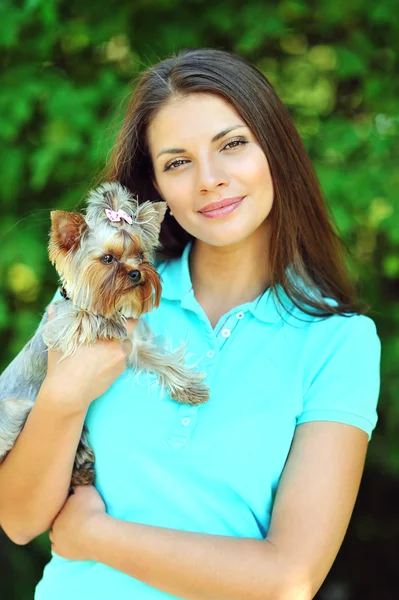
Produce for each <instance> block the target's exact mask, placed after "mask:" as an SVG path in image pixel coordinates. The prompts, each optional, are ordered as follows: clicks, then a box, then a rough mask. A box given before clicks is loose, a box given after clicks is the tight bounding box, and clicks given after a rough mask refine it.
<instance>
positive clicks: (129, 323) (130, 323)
mask: <svg viewBox="0 0 399 600" xmlns="http://www.w3.org/2000/svg"><path fill="white" fill-rule="evenodd" d="M138 322H139V320H138V319H126V323H125V327H126V329H127V332H128V334H131V333H133V331H134V330H135V329H136V327H137V325H138Z"/></svg>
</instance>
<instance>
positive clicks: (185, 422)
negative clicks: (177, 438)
mask: <svg viewBox="0 0 399 600" xmlns="http://www.w3.org/2000/svg"><path fill="white" fill-rule="evenodd" d="M190 421H191V419H190V418H189V417H184V419H182V420H181V424H182V425H184V426H186V425H190Z"/></svg>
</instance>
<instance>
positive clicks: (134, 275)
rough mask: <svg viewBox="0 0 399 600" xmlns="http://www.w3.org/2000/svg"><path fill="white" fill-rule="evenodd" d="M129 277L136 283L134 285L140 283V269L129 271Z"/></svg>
mask: <svg viewBox="0 0 399 600" xmlns="http://www.w3.org/2000/svg"><path fill="white" fill-rule="evenodd" d="M128 277H129V278H130V279H131V280H132V281H134V283H138V282H139V281H140V279H141V273H140V271H139V270H138V269H133V271H129V273H128Z"/></svg>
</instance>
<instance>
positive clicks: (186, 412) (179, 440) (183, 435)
mask: <svg viewBox="0 0 399 600" xmlns="http://www.w3.org/2000/svg"><path fill="white" fill-rule="evenodd" d="M198 409H199V406H187V405H183V404H182V405H180V406H179V408H178V410H177V413H176V417H175V420H174V423H173V426H172V429H171V433H170V435H169V437H168V438H166V441H167V442H168V444H169V445H170V446H171V447H172V448H175V449H176V450H179V449H180V448H182V447H183V446H185V445H186V444H187V443H188V441H189V439H190V437H191V434H192V432H193V430H194V427H195V423H196V421H197V414H198Z"/></svg>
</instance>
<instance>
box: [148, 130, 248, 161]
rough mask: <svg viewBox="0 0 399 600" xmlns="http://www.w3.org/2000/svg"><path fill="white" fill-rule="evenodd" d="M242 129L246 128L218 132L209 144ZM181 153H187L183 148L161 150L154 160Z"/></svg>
mask: <svg viewBox="0 0 399 600" xmlns="http://www.w3.org/2000/svg"><path fill="white" fill-rule="evenodd" d="M243 127H246V125H233V126H232V127H228V128H227V129H223V131H220V132H219V133H217V134H216V135H214V136H213V138H212V139H211V143H212V144H213V142H217V141H218V140H220V139H221V138H222V137H224V136H225V135H227V134H228V133H230V131H234V129H242V128H243ZM182 152H187V150H185V149H184V148H166V150H161V152H159V154H157V155H156V157H155V160H156V159H157V158H159V157H160V156H162V154H180V153H182Z"/></svg>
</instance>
